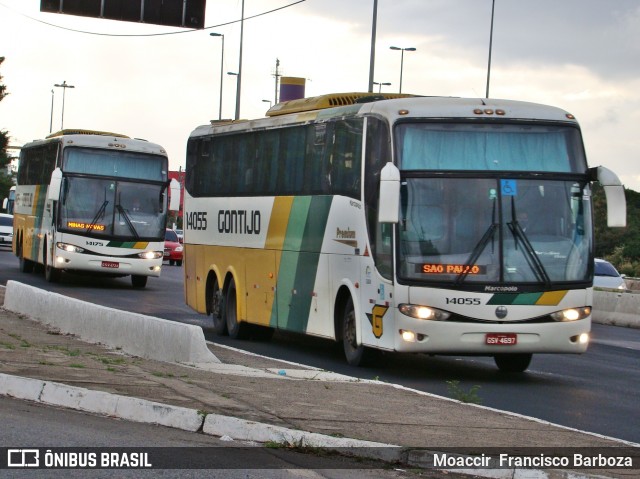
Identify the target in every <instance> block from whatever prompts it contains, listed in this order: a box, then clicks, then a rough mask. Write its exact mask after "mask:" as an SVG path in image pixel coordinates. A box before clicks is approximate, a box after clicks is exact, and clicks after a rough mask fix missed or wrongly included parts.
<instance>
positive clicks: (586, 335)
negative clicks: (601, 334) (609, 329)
mask: <svg viewBox="0 0 640 479" xmlns="http://www.w3.org/2000/svg"><path fill="white" fill-rule="evenodd" d="M578 343H579V344H589V333H582V334H581V335H580V336H578Z"/></svg>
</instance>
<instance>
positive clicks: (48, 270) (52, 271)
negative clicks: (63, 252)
mask: <svg viewBox="0 0 640 479" xmlns="http://www.w3.org/2000/svg"><path fill="white" fill-rule="evenodd" d="M51 256H52V258H51V264H49V257H48V255H47V245H46V243H45V250H44V279H45V280H46V281H47V282H48V283H57V282H58V281H60V276H61V273H62V272H61V271H60V270H59V269H57V268H54V266H53V261H54V257H53V254H52V255H51Z"/></svg>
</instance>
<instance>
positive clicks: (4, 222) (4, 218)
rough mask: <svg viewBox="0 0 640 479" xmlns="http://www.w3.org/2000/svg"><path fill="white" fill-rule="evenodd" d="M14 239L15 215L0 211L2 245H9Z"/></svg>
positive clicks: (0, 243)
mask: <svg viewBox="0 0 640 479" xmlns="http://www.w3.org/2000/svg"><path fill="white" fill-rule="evenodd" d="M12 240H13V215H8V214H6V213H0V246H9V248H11V241H12Z"/></svg>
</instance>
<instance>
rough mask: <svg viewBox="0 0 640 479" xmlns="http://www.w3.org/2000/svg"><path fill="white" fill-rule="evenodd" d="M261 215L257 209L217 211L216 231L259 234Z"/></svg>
mask: <svg viewBox="0 0 640 479" xmlns="http://www.w3.org/2000/svg"><path fill="white" fill-rule="evenodd" d="M260 227H261V216H260V211H257V210H251V211H247V210H220V211H218V232H219V233H231V234H241V235H247V234H249V235H250V234H254V235H259V234H260Z"/></svg>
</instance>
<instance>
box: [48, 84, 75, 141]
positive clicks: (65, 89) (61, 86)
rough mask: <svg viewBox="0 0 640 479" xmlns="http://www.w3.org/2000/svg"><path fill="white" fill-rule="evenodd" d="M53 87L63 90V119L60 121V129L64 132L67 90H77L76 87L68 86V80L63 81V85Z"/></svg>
mask: <svg viewBox="0 0 640 479" xmlns="http://www.w3.org/2000/svg"><path fill="white" fill-rule="evenodd" d="M53 86H55V87H58V88H62V89H63V90H62V119H61V121H60V129H61V130H64V97H65V93H66V92H67V88H75V86H73V85H69V84H67V81H66V80H65V81H63V82H62V83H56V84H55V85H53Z"/></svg>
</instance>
